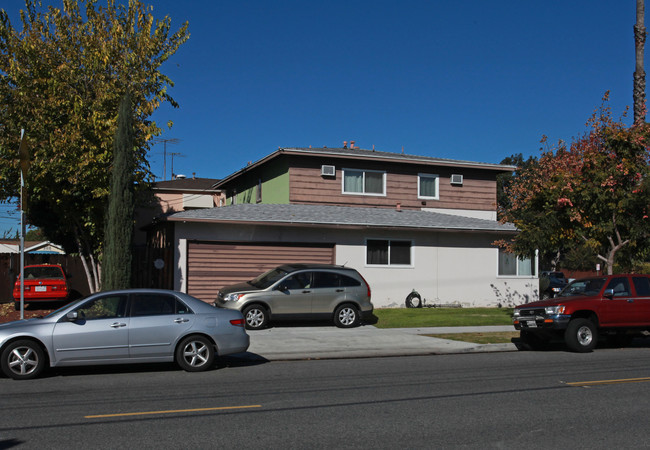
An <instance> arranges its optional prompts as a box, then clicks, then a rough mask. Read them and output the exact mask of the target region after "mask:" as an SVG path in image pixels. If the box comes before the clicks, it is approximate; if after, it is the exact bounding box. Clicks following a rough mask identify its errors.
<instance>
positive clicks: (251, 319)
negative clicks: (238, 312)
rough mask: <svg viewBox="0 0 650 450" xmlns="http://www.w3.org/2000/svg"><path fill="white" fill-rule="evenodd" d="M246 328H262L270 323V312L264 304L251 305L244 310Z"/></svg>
mask: <svg viewBox="0 0 650 450" xmlns="http://www.w3.org/2000/svg"><path fill="white" fill-rule="evenodd" d="M242 313H243V314H244V320H245V322H246V328H247V329H249V330H261V329H262V328H265V327H266V325H267V324H268V323H269V313H268V312H267V311H266V309H265V308H264V307H263V306H260V305H250V306H247V307H246V308H244V311H242Z"/></svg>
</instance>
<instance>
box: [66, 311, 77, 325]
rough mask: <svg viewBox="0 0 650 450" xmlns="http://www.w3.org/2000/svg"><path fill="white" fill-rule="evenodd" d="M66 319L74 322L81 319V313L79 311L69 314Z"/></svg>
mask: <svg viewBox="0 0 650 450" xmlns="http://www.w3.org/2000/svg"><path fill="white" fill-rule="evenodd" d="M65 317H66V318H67V319H68V320H69V321H70V322H74V321H75V320H77V319H79V313H78V312H77V311H70V312H69V313H68V314H66V315H65Z"/></svg>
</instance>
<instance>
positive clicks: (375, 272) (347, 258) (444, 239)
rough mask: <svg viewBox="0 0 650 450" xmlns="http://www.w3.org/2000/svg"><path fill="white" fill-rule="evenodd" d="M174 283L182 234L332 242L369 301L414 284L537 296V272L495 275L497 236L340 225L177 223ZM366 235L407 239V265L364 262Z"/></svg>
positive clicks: (179, 278)
mask: <svg viewBox="0 0 650 450" xmlns="http://www.w3.org/2000/svg"><path fill="white" fill-rule="evenodd" d="M176 238H177V239H178V247H177V249H176V257H175V267H176V276H175V289H178V290H181V291H183V292H186V291H187V284H186V280H187V274H186V273H185V270H186V267H187V254H186V252H187V240H205V241H211V240H215V241H216V240H219V241H222V242H223V241H229V240H232V241H240V242H241V241H251V242H256V241H257V242H311V243H336V246H335V255H336V256H335V259H336V264H345V265H347V266H350V267H354V268H355V269H357V270H358V271H359V272H360V273H361V274H362V275H363V277H364V278H365V279H366V280H367V281H368V283H369V284H370V287H371V289H372V301H373V304H374V305H375V307H377V308H382V307H402V306H404V301H405V299H406V296H407V295H408V294H409V293H410V292H411V290H412V289H416V290H417V291H418V292H419V293H420V294H421V295H422V297H423V298H424V299H426V301H427V302H429V303H437V304H450V303H460V304H461V305H462V306H464V307H469V306H490V307H492V306H498V305H499V304H500V305H502V306H514V305H515V304H519V303H524V302H526V301H532V300H534V299H536V298H537V295H538V293H537V291H538V280H537V277H498V276H497V264H498V250H497V248H496V247H494V246H492V245H491V244H492V242H493V241H495V240H497V239H498V238H499V236H497V235H494V234H478V233H447V232H432V231H428V232H403V231H381V230H379V231H377V230H343V229H329V230H321V229H318V228H313V229H312V228H303V227H263V226H250V225H236V226H218V227H217V226H215V225H212V224H199V223H194V224H187V223H178V224H177V226H176ZM366 239H400V240H403V239H406V240H411V241H412V242H413V245H412V265H411V266H410V267H388V266H383V267H377V266H368V265H367V264H366V246H365V243H366Z"/></svg>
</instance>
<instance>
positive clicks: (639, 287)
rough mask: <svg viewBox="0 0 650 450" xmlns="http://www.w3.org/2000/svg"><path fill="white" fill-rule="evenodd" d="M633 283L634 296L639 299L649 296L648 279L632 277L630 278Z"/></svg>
mask: <svg viewBox="0 0 650 450" xmlns="http://www.w3.org/2000/svg"><path fill="white" fill-rule="evenodd" d="M632 281H633V282H634V289H636V295H638V296H640V297H647V296H650V278H647V277H634V278H632Z"/></svg>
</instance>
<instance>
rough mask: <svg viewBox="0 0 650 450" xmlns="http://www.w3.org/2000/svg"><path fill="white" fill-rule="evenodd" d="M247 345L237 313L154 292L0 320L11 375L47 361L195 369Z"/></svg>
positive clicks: (0, 347) (95, 298)
mask: <svg viewBox="0 0 650 450" xmlns="http://www.w3.org/2000/svg"><path fill="white" fill-rule="evenodd" d="M248 345H249V337H248V334H246V330H245V329H244V319H243V316H242V314H241V312H239V311H236V310H229V309H224V308H215V307H214V306H212V305H209V304H207V303H204V302H202V301H201V300H199V299H197V298H194V297H192V296H189V295H187V294H183V293H181V292H175V291H167V290H155V289H129V290H122V291H108V292H101V293H98V294H94V295H91V296H89V297H87V298H85V299H82V300H79V301H77V302H74V303H72V304H69V305H67V306H65V307H63V308H61V309H59V310H57V311H54V312H53V313H51V314H49V315H47V316H45V317H43V318H35V319H28V320H20V321H16V322H9V323H6V324H1V325H0V354H1V355H2V356H1V358H2V359H1V361H0V363H1V366H2V371H3V372H4V373H5V375H7V376H8V377H11V378H13V379H16V380H24V379H30V378H35V377H37V376H38V375H39V374H40V373H41V372H42V371H43V370H44V369H45V368H46V367H47V366H49V367H57V366H78V365H95V364H97V365H99V364H122V363H146V362H171V361H175V362H176V363H177V364H178V365H179V366H180V367H181V368H182V369H184V370H187V371H190V372H198V371H202V370H207V369H209V368H211V367H212V366H213V365H214V364H213V363H214V359H215V355H216V356H223V355H228V354H232V353H241V352H245V351H246V350H247V349H248Z"/></svg>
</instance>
